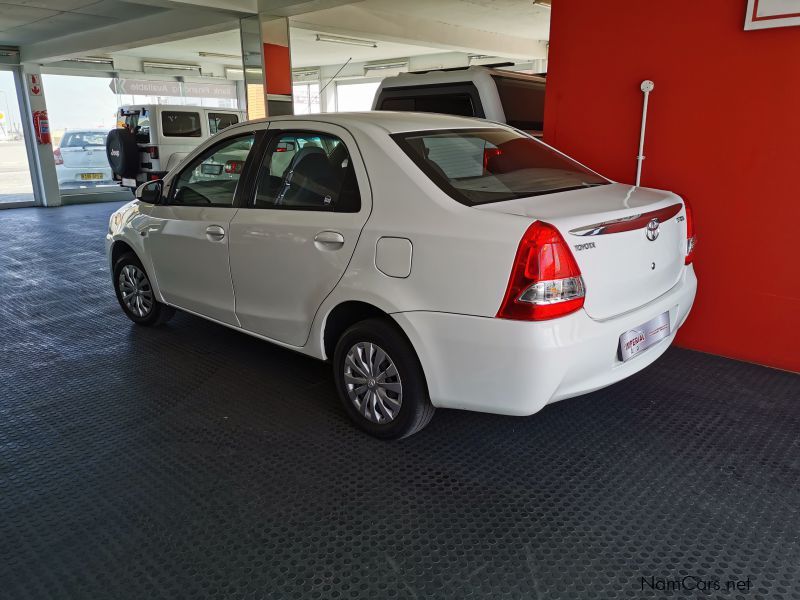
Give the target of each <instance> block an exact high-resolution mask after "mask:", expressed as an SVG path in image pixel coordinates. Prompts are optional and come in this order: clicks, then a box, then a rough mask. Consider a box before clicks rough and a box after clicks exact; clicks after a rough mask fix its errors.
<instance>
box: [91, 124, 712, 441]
mask: <svg viewBox="0 0 800 600" xmlns="http://www.w3.org/2000/svg"><path fill="white" fill-rule="evenodd" d="M221 157H225V160H224V161H223V160H222V159H221ZM232 160H235V161H237V164H241V165H242V167H241V169H238V168H237V170H236V172H235V173H234V172H233V171H232V170H231V169H225V168H223V169H222V170H218V169H217V168H216V167H214V169H213V172H214V173H213V174H212V173H211V172H210V171H208V170H207V169H205V166H206V165H220V164H228V163H229V162H230V161H232ZM136 197H137V200H135V201H133V202H131V203H129V204H127V205H126V206H124V207H122V208H120V209H119V210H118V211H116V212H115V213H114V214H113V215H112V217H111V220H110V223H109V231H108V235H107V237H106V243H107V251H108V259H109V264H110V266H111V269H112V271H113V283H114V288H115V291H116V295H117V299H118V300H119V303H120V306H121V307H122V309H123V311H124V312H125V313H126V315H127V316H128V317H129V318H130V319H131V320H132V321H134V322H135V323H139V324H142V325H155V324H158V323H162V322H164V321H166V320H167V319H168V318H169V317H170V316H171V315H172V313H173V311H174V309H175V308H179V309H182V310H185V311H188V312H191V313H193V314H196V315H199V316H202V317H204V318H207V319H210V320H212V321H215V322H217V323H220V324H222V325H225V326H228V327H231V328H233V329H237V330H240V331H243V332H245V333H248V334H251V335H254V336H256V337H259V338H262V339H265V340H268V341H271V342H273V343H275V344H278V345H280V346H283V347H286V348H290V349H292V350H296V351H298V352H302V353H304V354H307V355H310V356H313V357H315V358H318V359H322V360H329V361H331V362H332V365H333V373H334V378H335V384H336V388H337V390H338V393H339V396H340V398H341V400H342V403H343V406H344V408H345V410H346V411H347V413H348V414H349V416H350V417H351V418H352V419H353V420H354V421H355V422H356V423H357V424H358V425H359V426H360V427H362V428H363V429H364V430H366V431H368V432H369V433H371V434H373V435H375V436H378V437H383V438H397V437H402V436H405V435H409V434H412V433H414V432H416V431H418V430H420V429H421V428H422V427H424V426H425V424H426V423H427V422H428V421H429V420H430V418H431V416H432V415H433V411H434V408H435V407H443V408H459V409H468V410H476V411H483V412H491V413H500V414H507V415H530V414H533V413H535V412H537V411H539V410H541V409H542V408H543V407H544V406H546V405H547V404H548V403H550V402H554V401H557V400H562V399H565V398H570V397H573V396H578V395H580V394H585V393H587V392H591V391H593V390H597V389H599V388H602V387H605V386H608V385H610V384H612V383H614V382H617V381H620V380H621V379H624V378H626V377H629V376H630V375H633V374H634V373H636V372H638V371H640V370H642V369H643V368H644V367H646V366H647V365H649V364H650V363H652V362H653V361H654V360H656V359H657V358H658V357H659V356H660V355H661V354H663V352H664V351H665V350H666V349H667V348H668V346H669V345H670V343H671V342H672V340H673V339H674V336H675V334H676V332H677V331H678V328H679V327H680V326H681V325H682V324H683V323H684V321H685V320H686V317H687V315H688V314H689V310H690V309H691V306H692V303H693V301H694V297H695V290H696V286H697V280H696V278H695V274H694V269H693V266H692V259H693V255H694V229H693V222H692V218H691V212H690V211H689V207H688V205H686V203H685V202H684V201H683V200H682V199H681V198H680V197H679V196H677V195H675V194H674V193H671V192H665V191H659V190H654V189H648V188H641V187H633V186H630V185H623V184H618V183H614V182H612V181H610V180H608V179H606V178H605V177H603V176H601V175H599V174H597V173H595V172H594V171H592V170H591V169H589V168H587V167H585V166H583V165H581V164H579V163H577V162H575V161H574V160H572V159H570V158H569V157H567V156H565V155H564V154H562V153H560V152H558V151H557V150H554V149H553V148H551V147H549V146H547V145H546V144H544V143H542V142H540V141H538V140H537V139H535V138H534V137H532V136H530V135H528V134H525V133H523V132H520V131H519V130H517V129H514V128H512V127H509V126H506V125H501V124H494V123H489V122H486V121H481V120H478V119H466V118H460V117H451V116H445V115H433V114H421V113H397V112H370V113H342V114H326V115H313V116H306V117H298V116H295V117H276V118H273V119H271V120H269V121H267V120H261V121H255V122H250V123H245V124H242V125H237V126H233V127H230V128H228V129H226V130H225V131H223V132H222V133H221V134H219V135H217V136H215V137H213V138H212V139H210V140H208V141H206V142H205V143H204V144H203V145H202V146H200V147H199V148H197V149H196V150H195V151H194V152H192V153H191V154H190V155H189V156H188V157H187V158H186V159H185V160H184V161H183V162H182V163H181V164H180V165H179V166H178V167H177V168H176V169H175V170H174V171H171V172H170V173H169V174H168V175H167V176H166V177H165V179H164V180H163V181H155V182H151V183H147V184H143V185H142V186H140V187H139V188H138V189H137V192H136ZM264 385H265V386H266V385H269V382H265V383H264Z"/></svg>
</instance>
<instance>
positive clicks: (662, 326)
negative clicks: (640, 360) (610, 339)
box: [619, 312, 669, 362]
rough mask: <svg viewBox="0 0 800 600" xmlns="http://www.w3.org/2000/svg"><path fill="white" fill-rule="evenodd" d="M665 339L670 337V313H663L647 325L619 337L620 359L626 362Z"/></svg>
mask: <svg viewBox="0 0 800 600" xmlns="http://www.w3.org/2000/svg"><path fill="white" fill-rule="evenodd" d="M665 337H669V312H665V313H661V314H660V315H658V316H657V317H655V318H654V319H650V320H649V321H648V322H647V323H644V324H642V325H640V326H639V327H637V328H635V329H630V330H628V331H626V332H625V333H623V334H622V335H621V336H619V355H620V358H621V359H622V361H623V362H625V361H626V360H629V359H631V358H633V357H634V356H636V355H637V354H639V353H640V352H644V351H645V350H647V349H648V348H649V347H650V346H653V345H654V344H657V343H658V342H660V341H661V340H663V339H664V338H665Z"/></svg>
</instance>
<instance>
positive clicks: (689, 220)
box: [683, 198, 697, 265]
mask: <svg viewBox="0 0 800 600" xmlns="http://www.w3.org/2000/svg"><path fill="white" fill-rule="evenodd" d="M683 205H684V206H685V207H686V258H685V259H684V261H683V262H684V264H686V265H690V264H692V261H693V260H694V249H695V246H697V235H695V232H694V215H693V214H692V207H691V206H689V202H688V201H687V200H686V199H685V198H684V200H683Z"/></svg>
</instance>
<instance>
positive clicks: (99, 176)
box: [81, 173, 103, 181]
mask: <svg viewBox="0 0 800 600" xmlns="http://www.w3.org/2000/svg"><path fill="white" fill-rule="evenodd" d="M102 178H103V174H102V173H81V179H83V180H84V181H86V180H90V179H102Z"/></svg>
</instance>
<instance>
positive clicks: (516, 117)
mask: <svg viewBox="0 0 800 600" xmlns="http://www.w3.org/2000/svg"><path fill="white" fill-rule="evenodd" d="M492 77H493V79H494V82H495V85H497V93H498V94H499V95H500V103H501V104H502V105H503V114H505V116H506V120H505V122H506V123H508V124H509V125H511V126H512V127H516V128H517V129H525V130H527V131H542V130H543V129H544V83H543V82H538V81H525V80H524V79H516V78H513V77H504V76H502V75H493V76H492Z"/></svg>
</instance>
